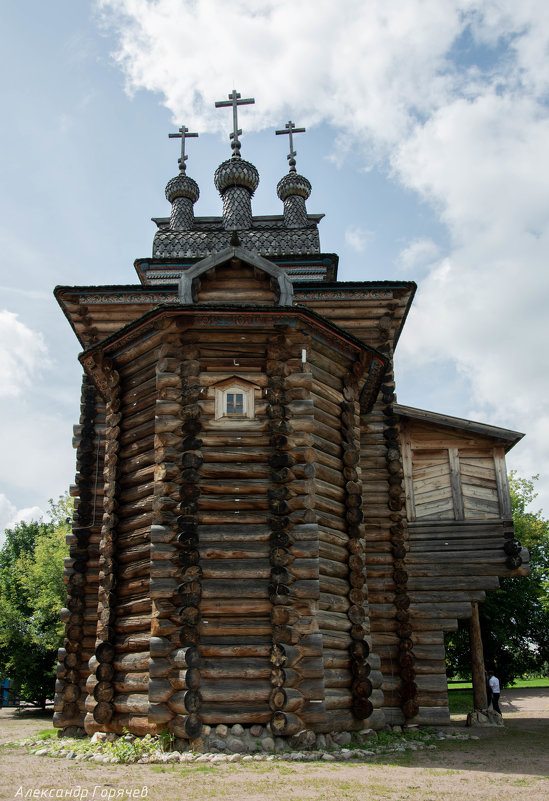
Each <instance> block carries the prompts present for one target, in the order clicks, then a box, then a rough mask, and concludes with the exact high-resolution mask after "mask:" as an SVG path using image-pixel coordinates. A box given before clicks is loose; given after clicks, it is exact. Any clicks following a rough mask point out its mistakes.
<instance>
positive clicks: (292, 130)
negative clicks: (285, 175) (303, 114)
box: [275, 120, 306, 172]
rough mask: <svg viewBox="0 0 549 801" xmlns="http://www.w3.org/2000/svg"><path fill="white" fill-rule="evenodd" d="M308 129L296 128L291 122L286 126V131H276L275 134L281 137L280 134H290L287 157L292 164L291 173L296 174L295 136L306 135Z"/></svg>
mask: <svg viewBox="0 0 549 801" xmlns="http://www.w3.org/2000/svg"><path fill="white" fill-rule="evenodd" d="M305 131H306V128H296V127H295V125H294V123H293V122H292V121H291V120H290V121H289V122H287V123H286V125H285V126H284V130H282V131H275V134H276V135H277V136H279V135H280V134H288V136H289V137H290V152H289V154H288V155H287V156H286V158H287V159H288V161H289V162H290V172H295V171H296V170H295V157H296V156H297V153H296V151H295V150H294V136H293V135H294V134H295V133H305Z"/></svg>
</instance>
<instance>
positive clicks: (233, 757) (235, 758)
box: [227, 754, 242, 762]
mask: <svg viewBox="0 0 549 801" xmlns="http://www.w3.org/2000/svg"><path fill="white" fill-rule="evenodd" d="M241 759H242V754H229V756H228V757H227V762H240V760H241Z"/></svg>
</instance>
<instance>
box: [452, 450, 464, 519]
mask: <svg viewBox="0 0 549 801" xmlns="http://www.w3.org/2000/svg"><path fill="white" fill-rule="evenodd" d="M448 462H449V464H450V482H451V486H452V498H453V501H454V519H455V520H465V511H464V508H463V492H462V489H461V472H460V469H459V451H458V449H457V448H448Z"/></svg>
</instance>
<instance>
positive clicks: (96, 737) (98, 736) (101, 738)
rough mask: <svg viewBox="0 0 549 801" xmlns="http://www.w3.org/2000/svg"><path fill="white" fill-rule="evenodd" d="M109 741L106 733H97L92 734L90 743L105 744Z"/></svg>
mask: <svg viewBox="0 0 549 801" xmlns="http://www.w3.org/2000/svg"><path fill="white" fill-rule="evenodd" d="M106 739H107V735H106V734H105V732H104V731H96V732H95V734H92V737H91V740H90V743H104V742H105V740H106Z"/></svg>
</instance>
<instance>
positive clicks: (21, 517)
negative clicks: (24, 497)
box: [0, 493, 44, 548]
mask: <svg viewBox="0 0 549 801" xmlns="http://www.w3.org/2000/svg"><path fill="white" fill-rule="evenodd" d="M42 518H44V512H43V511H42V509H40V507H39V506H32V507H28V508H26V509H17V507H16V506H15V504H13V503H12V502H11V501H10V500H9V498H7V497H6V496H5V495H4V494H3V493H0V548H1V547H2V544H3V542H4V540H5V530H6V529H7V528H13V527H14V526H15V525H16V524H17V523H21V522H23V521H24V522H25V523H30V522H31V521H32V520H36V521H40V520H42Z"/></svg>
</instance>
